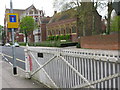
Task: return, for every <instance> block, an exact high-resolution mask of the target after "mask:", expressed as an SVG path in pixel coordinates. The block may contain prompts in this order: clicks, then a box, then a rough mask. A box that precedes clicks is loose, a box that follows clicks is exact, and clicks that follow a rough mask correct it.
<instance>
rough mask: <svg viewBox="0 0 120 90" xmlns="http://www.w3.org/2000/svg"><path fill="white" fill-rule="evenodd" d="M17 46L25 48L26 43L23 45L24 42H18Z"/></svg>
mask: <svg viewBox="0 0 120 90" xmlns="http://www.w3.org/2000/svg"><path fill="white" fill-rule="evenodd" d="M18 44H19V45H20V46H26V43H25V42H18Z"/></svg>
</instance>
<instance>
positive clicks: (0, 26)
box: [0, 25, 3, 39]
mask: <svg viewBox="0 0 120 90" xmlns="http://www.w3.org/2000/svg"><path fill="white" fill-rule="evenodd" d="M2 29H3V26H2V25H0V39H1V38H2Z"/></svg>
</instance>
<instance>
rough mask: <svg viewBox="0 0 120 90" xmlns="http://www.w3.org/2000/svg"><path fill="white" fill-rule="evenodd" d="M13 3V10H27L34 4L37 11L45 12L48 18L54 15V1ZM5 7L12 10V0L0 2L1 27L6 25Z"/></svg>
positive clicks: (1, 0) (28, 0) (14, 0)
mask: <svg viewBox="0 0 120 90" xmlns="http://www.w3.org/2000/svg"><path fill="white" fill-rule="evenodd" d="M1 2H2V3H1ZM12 2H13V9H26V8H27V7H29V6H31V5H32V4H34V6H35V7H36V8H37V9H39V10H43V11H45V15H46V16H52V15H53V13H54V8H53V0H12ZM5 7H6V8H10V0H0V25H4V14H5Z"/></svg>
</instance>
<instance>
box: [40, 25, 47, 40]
mask: <svg viewBox="0 0 120 90" xmlns="http://www.w3.org/2000/svg"><path fill="white" fill-rule="evenodd" d="M41 34H42V41H45V40H46V24H41Z"/></svg>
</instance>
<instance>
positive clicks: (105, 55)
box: [26, 47, 120, 89]
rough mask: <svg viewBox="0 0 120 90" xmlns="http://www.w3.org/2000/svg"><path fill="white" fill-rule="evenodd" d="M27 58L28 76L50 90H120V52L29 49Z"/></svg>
mask: <svg viewBox="0 0 120 90" xmlns="http://www.w3.org/2000/svg"><path fill="white" fill-rule="evenodd" d="M28 56H29V57H31V60H32V62H31V63H32V64H30V63H28V62H30V60H29V58H26V64H27V65H26V72H29V74H30V77H34V78H36V79H37V80H39V81H40V82H43V83H44V84H46V85H48V86H50V87H54V88H86V87H90V88H118V89H120V86H119V84H120V55H119V52H118V51H108V50H89V49H62V48H43V47H41V48H32V47H31V48H30V47H29V48H28V49H27V50H26V57H28ZM28 64H29V65H28ZM30 67H32V69H30Z"/></svg>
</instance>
